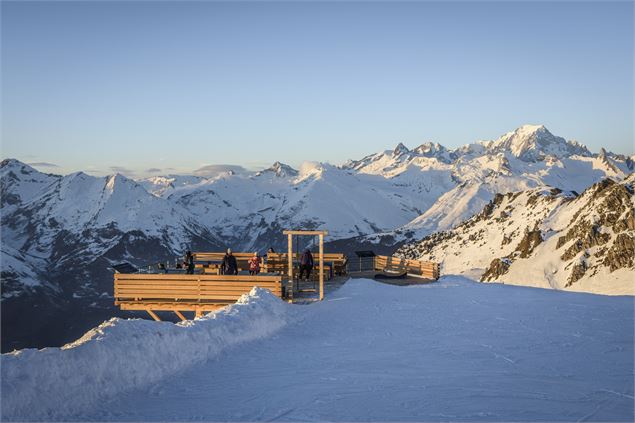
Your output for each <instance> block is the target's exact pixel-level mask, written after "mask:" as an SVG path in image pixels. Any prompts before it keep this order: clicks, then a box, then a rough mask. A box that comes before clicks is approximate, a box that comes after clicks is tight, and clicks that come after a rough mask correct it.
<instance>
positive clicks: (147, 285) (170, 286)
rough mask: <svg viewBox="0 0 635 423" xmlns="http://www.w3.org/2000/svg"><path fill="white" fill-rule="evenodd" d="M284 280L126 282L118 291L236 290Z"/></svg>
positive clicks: (119, 285) (276, 283) (270, 284)
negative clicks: (182, 283) (184, 282)
mask: <svg viewBox="0 0 635 423" xmlns="http://www.w3.org/2000/svg"><path fill="white" fill-rule="evenodd" d="M281 282H282V280H279V281H253V282H218V281H214V282H209V281H201V282H200V283H192V284H188V285H177V284H158V283H156V282H153V283H138V282H136V281H135V282H124V283H121V282H120V283H118V284H117V289H131V288H134V289H137V288H139V289H158V290H182V291H191V290H196V289H197V288H198V287H199V286H200V287H204V288H226V287H234V288H245V287H252V286H276V285H280V283H281Z"/></svg>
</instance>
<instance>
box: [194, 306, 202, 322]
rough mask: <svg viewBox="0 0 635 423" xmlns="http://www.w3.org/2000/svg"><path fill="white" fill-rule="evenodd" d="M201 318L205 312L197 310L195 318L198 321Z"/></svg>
mask: <svg viewBox="0 0 635 423" xmlns="http://www.w3.org/2000/svg"><path fill="white" fill-rule="evenodd" d="M201 316H203V310H201V309H200V308H197V309H196V311H194V318H195V319H198V318H199V317H201Z"/></svg>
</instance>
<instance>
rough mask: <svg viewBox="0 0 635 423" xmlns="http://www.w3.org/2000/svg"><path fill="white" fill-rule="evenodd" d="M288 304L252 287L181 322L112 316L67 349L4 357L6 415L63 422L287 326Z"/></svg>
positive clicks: (22, 352)
mask: <svg viewBox="0 0 635 423" xmlns="http://www.w3.org/2000/svg"><path fill="white" fill-rule="evenodd" d="M290 316H291V310H290V306H289V305H287V304H286V303H284V302H282V301H280V299H278V298H277V297H275V296H274V295H273V294H271V293H270V292H269V291H267V290H265V289H262V288H258V287H254V288H253V289H252V290H251V292H250V293H249V294H245V295H243V296H242V297H241V298H240V299H239V300H238V301H237V302H236V304H233V305H231V306H229V307H226V308H224V309H221V310H219V311H216V312H212V313H209V314H207V315H206V316H204V317H202V318H199V319H196V320H194V321H185V322H181V323H178V324H173V323H170V322H154V321H149V320H142V319H129V320H123V319H119V318H113V319H111V320H109V321H107V322H104V323H102V324H101V325H100V326H99V327H97V328H94V329H92V330H90V331H88V332H87V333H86V334H85V335H84V336H83V337H81V338H80V339H78V340H77V341H75V342H73V343H70V344H67V345H65V346H63V347H62V348H45V349H42V350H35V349H27V350H20V351H15V352H12V353H8V354H3V355H2V361H1V363H2V420H3V421H6V420H23V419H25V416H28V420H50V419H60V418H61V419H63V418H64V416H70V415H73V414H75V413H77V412H78V411H79V410H82V409H86V408H87V407H90V406H91V405H92V404H94V403H96V402H97V401H99V400H103V399H105V398H108V397H112V396H114V395H116V394H120V393H122V392H125V391H128V390H130V389H134V388H139V387H143V386H147V385H149V384H151V383H153V382H156V381H158V380H160V379H163V378H164V377H166V376H169V375H173V374H175V373H177V372H179V371H182V370H184V369H186V368H188V367H190V366H192V365H194V364H196V363H200V362H204V361H206V360H209V359H210V358H213V357H216V356H218V355H219V354H220V353H221V352H222V351H224V350H225V349H227V348H229V347H232V346H234V345H238V344H241V343H244V342H248V341H252V340H255V339H259V338H264V337H267V336H270V335H271V334H273V333H275V332H276V331H278V330H280V329H281V328H282V327H284V326H285V325H286V324H287V322H289V321H290V320H291V319H290Z"/></svg>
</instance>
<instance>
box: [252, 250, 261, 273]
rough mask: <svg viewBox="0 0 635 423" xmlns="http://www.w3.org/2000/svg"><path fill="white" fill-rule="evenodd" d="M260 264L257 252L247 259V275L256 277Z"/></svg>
mask: <svg viewBox="0 0 635 423" xmlns="http://www.w3.org/2000/svg"><path fill="white" fill-rule="evenodd" d="M260 263H261V259H260V256H259V255H258V253H257V252H255V253H254V256H253V257H252V258H250V259H249V274H250V275H252V276H253V275H257V274H258V273H260Z"/></svg>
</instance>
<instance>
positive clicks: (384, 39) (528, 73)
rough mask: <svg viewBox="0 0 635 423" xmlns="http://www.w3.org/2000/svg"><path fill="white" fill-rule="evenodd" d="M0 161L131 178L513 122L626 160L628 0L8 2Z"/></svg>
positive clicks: (410, 142)
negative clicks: (505, 0)
mask: <svg viewBox="0 0 635 423" xmlns="http://www.w3.org/2000/svg"><path fill="white" fill-rule="evenodd" d="M1 15H2V16H1V20H2V22H1V23H2V29H1V31H2V33H1V35H2V41H1V43H2V45H1V48H2V55H1V58H2V66H1V67H2V96H1V97H2V98H1V100H2V112H1V117H2V145H1V154H2V157H3V158H8V157H12V158H17V159H19V160H22V161H24V162H26V163H33V164H34V166H35V167H36V168H38V169H40V170H44V171H48V172H52V173H60V174H64V173H69V172H72V171H77V170H83V171H87V172H88V173H93V174H107V173H114V172H121V173H124V174H127V175H128V176H133V177H142V176H149V175H156V174H168V173H192V172H194V171H196V170H197V169H198V170H199V171H201V172H202V171H203V170H201V169H210V168H215V167H220V168H222V167H224V165H228V164H229V165H233V166H239V167H244V168H247V169H261V168H264V167H267V166H269V165H271V164H272V163H273V162H274V161H276V160H279V161H282V162H285V163H288V164H290V165H292V166H296V167H297V166H299V164H300V163H301V162H302V161H304V160H314V161H325V162H330V163H334V164H338V163H342V162H344V161H346V160H347V159H351V158H352V159H358V158H361V157H363V156H365V155H367V154H371V153H374V152H378V151H382V150H385V149H389V148H394V146H395V145H396V144H397V143H399V142H403V143H404V144H405V145H407V146H408V147H411V148H414V147H416V146H417V145H420V144H421V143H423V142H426V141H434V142H439V143H441V144H443V145H445V146H447V147H450V148H454V147H458V146H460V145H463V144H467V143H470V142H475V141H477V140H488V139H495V138H497V137H499V136H500V135H502V134H503V133H505V132H508V131H511V130H513V129H515V128H516V127H518V126H520V125H522V124H525V123H530V124H544V125H545V126H546V127H547V128H548V129H549V130H550V131H551V132H553V133H554V134H555V135H560V136H563V137H565V138H566V139H575V140H578V141H580V142H582V143H584V144H586V145H587V146H588V147H589V148H590V149H591V150H592V151H595V152H597V151H598V150H599V149H600V147H605V148H606V149H607V150H610V151H614V152H616V153H623V154H633V149H634V146H633V111H634V110H633V98H634V84H633V35H634V33H633V26H634V25H633V3H632V2H630V1H626V2H614V3H609V2H528V3H526V2H512V3H509V2H508V3H503V2H467V3H462V2H445V3H439V2H403V3H397V2H348V3H345V2H295V3H291V2H255V3H250V2H233V3H229V2H204V1H199V2H168V1H164V2H150V1H144V2H114V1H111V2H98V1H81V2H80V1H71V2H54V1H49V2H33V1H28V2H7V1H3V2H2V4H1Z"/></svg>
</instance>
